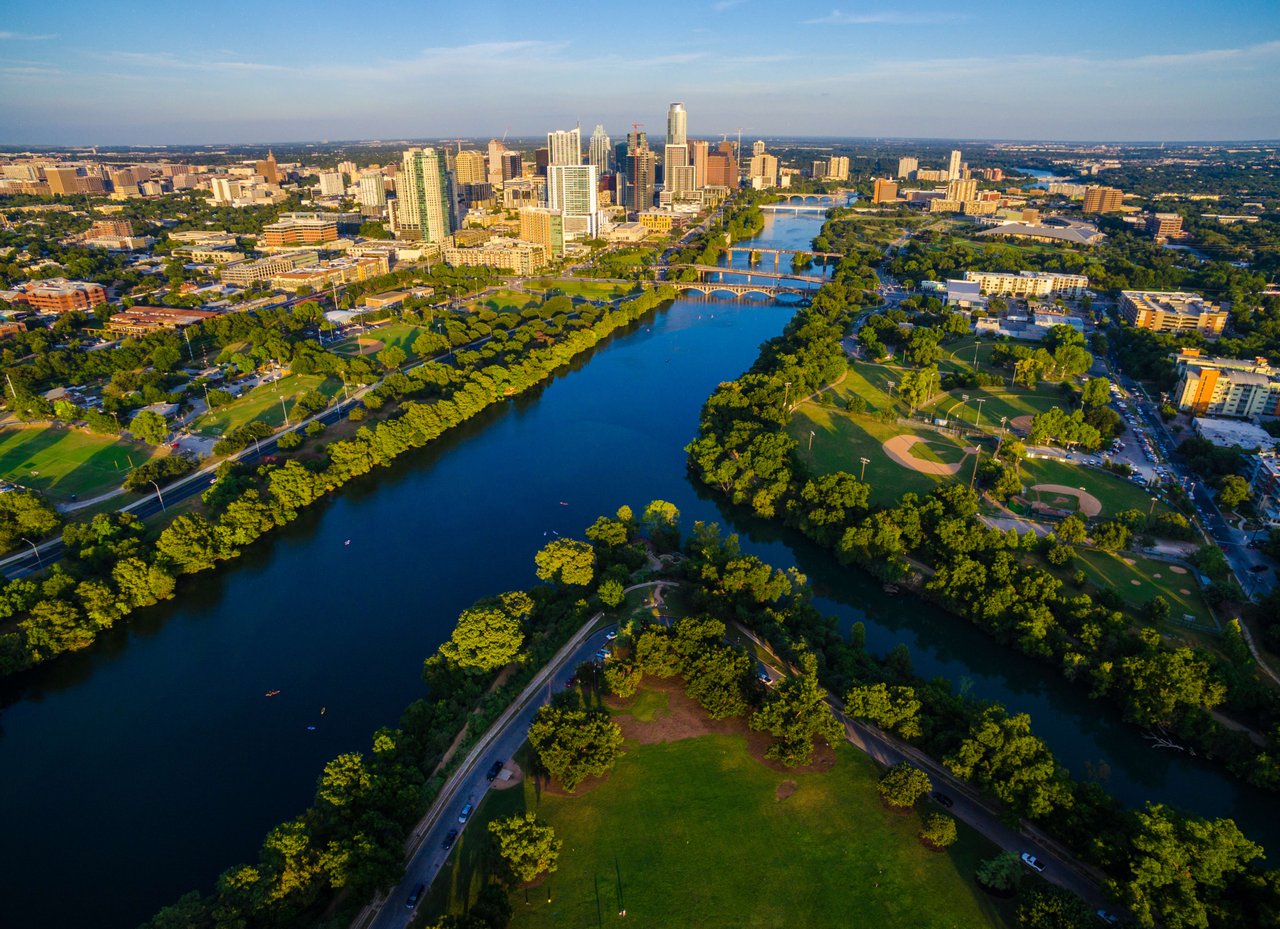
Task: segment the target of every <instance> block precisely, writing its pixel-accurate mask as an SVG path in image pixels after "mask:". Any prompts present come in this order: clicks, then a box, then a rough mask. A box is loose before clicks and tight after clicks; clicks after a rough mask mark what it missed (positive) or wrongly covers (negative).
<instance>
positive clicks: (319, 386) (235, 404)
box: [192, 374, 342, 436]
mask: <svg viewBox="0 0 1280 929" xmlns="http://www.w3.org/2000/svg"><path fill="white" fill-rule="evenodd" d="M311 390H318V391H320V393H322V394H324V395H325V396H326V397H329V398H330V399H332V398H333V397H334V396H336V395H337V394H339V393H341V392H342V380H341V379H340V378H336V377H325V376H324V375H320V374H290V375H287V376H286V377H282V378H281V379H280V380H278V381H275V382H274V383H271V384H264V385H262V386H259V387H256V388H254V389H253V390H251V391H249V392H248V393H247V394H245V395H244V396H242V397H238V398H237V399H235V400H233V401H232V402H231V403H228V404H227V405H226V406H224V407H219V408H218V409H216V410H214V411H213V412H212V413H206V414H205V415H203V416H201V417H200V418H198V419H197V420H196V421H195V422H194V423H193V424H192V431H194V432H199V433H201V434H203V435H215V436H220V435H225V434H226V433H228V432H230V431H231V430H232V429H235V428H237V427H239V426H243V425H245V424H246V423H251V422H264V423H267V424H268V425H269V426H272V427H273V428H274V427H277V426H282V425H284V415H285V413H284V411H285V409H286V408H287V409H288V410H289V413H290V420H291V421H292V419H293V417H292V413H293V407H294V403H295V402H296V401H297V398H298V397H300V396H301V395H302V394H305V393H307V392H308V391H311ZM282 400H283V408H282V404H281V401H282Z"/></svg>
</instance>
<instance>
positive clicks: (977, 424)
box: [973, 397, 987, 429]
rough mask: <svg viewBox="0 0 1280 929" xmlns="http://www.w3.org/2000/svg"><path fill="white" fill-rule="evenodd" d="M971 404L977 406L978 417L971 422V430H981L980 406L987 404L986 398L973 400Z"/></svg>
mask: <svg viewBox="0 0 1280 929" xmlns="http://www.w3.org/2000/svg"><path fill="white" fill-rule="evenodd" d="M973 402H974V403H976V404H978V415H977V417H976V418H975V419H974V421H973V428H975V429H981V428H982V404H984V403H986V402H987V398H986V397H979V398H978V399H977V400H974V401H973Z"/></svg>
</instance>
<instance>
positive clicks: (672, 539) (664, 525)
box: [640, 500, 680, 551]
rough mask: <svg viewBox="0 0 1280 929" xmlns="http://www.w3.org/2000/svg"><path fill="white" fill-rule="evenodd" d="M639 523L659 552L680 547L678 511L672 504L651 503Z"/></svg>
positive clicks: (661, 501) (656, 501) (657, 501)
mask: <svg viewBox="0 0 1280 929" xmlns="http://www.w3.org/2000/svg"><path fill="white" fill-rule="evenodd" d="M640 521H641V525H643V526H644V528H645V531H646V532H648V534H649V539H650V541H652V542H653V544H654V545H655V546H656V547H657V548H658V549H659V550H660V551H673V550H674V549H675V548H677V547H678V546H679V545H680V511H679V510H678V509H677V508H676V505H675V504H674V503H668V502H667V501H666V500H653V501H651V502H650V503H649V505H648V506H646V507H645V508H644V514H643V516H641V519H640Z"/></svg>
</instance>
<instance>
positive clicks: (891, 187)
mask: <svg viewBox="0 0 1280 929" xmlns="http://www.w3.org/2000/svg"><path fill="white" fill-rule="evenodd" d="M897 199H898V185H897V184H896V183H894V182H893V181H891V180H889V179H888V178H880V177H878V178H876V184H875V190H874V192H873V193H872V195H871V202H872V203H891V202H893V201H894V200H897Z"/></svg>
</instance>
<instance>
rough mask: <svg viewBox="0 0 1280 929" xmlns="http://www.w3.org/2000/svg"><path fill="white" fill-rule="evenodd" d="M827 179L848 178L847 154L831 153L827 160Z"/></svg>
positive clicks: (839, 179) (843, 179)
mask: <svg viewBox="0 0 1280 929" xmlns="http://www.w3.org/2000/svg"><path fill="white" fill-rule="evenodd" d="M827 180H831V181H847V180H849V158H848V156H847V155H832V156H831V158H830V159H829V160H828V161H827Z"/></svg>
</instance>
